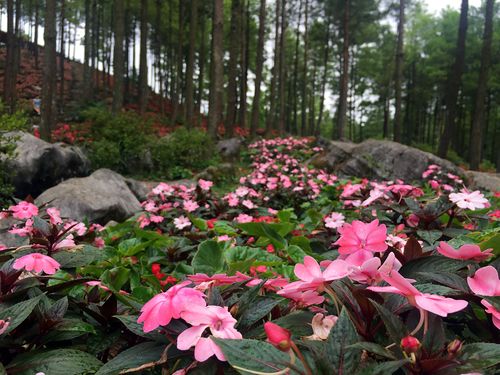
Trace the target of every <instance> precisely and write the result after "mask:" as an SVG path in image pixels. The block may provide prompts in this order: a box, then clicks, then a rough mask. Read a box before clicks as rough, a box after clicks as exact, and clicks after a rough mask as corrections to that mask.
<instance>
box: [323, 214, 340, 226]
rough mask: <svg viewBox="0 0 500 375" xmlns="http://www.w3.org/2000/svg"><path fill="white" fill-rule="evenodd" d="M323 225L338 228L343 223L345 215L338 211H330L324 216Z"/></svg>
mask: <svg viewBox="0 0 500 375" xmlns="http://www.w3.org/2000/svg"><path fill="white" fill-rule="evenodd" d="M324 220H325V227H327V228H330V229H336V228H340V227H341V226H342V225H344V223H345V217H344V215H342V214H341V213H339V212H332V213H331V214H330V215H328V216H327V217H325V219H324Z"/></svg>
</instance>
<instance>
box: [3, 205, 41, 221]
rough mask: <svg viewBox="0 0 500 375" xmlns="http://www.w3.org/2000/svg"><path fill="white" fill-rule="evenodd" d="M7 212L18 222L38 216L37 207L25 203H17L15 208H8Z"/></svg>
mask: <svg viewBox="0 0 500 375" xmlns="http://www.w3.org/2000/svg"><path fill="white" fill-rule="evenodd" d="M9 211H11V212H12V216H13V217H14V218H16V219H20V220H23V219H30V218H32V217H33V216H36V215H38V207H37V206H35V205H34V204H33V203H29V202H26V201H22V202H19V203H18V204H16V205H15V206H10V207H9Z"/></svg>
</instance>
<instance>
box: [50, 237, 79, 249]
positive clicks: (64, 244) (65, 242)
mask: <svg viewBox="0 0 500 375" xmlns="http://www.w3.org/2000/svg"><path fill="white" fill-rule="evenodd" d="M75 246H76V244H75V241H74V239H73V235H72V234H68V235H67V236H66V238H63V239H62V240H60V241H59V242H58V243H56V244H55V246H54V247H53V250H54V251H55V250H61V249H67V248H72V247H75Z"/></svg>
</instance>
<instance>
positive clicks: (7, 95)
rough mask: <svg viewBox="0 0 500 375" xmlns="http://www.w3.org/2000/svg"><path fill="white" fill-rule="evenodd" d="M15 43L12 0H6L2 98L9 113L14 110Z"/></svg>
mask: <svg viewBox="0 0 500 375" xmlns="http://www.w3.org/2000/svg"><path fill="white" fill-rule="evenodd" d="M15 43H17V40H16V37H15V35H14V0H7V56H6V59H5V75H4V82H3V83H4V88H3V95H4V98H3V100H4V102H5V103H6V104H7V106H8V108H9V112H10V113H13V112H14V108H15V96H16V93H15V91H16V77H15V72H16V69H15V66H14V65H15V52H16V48H15Z"/></svg>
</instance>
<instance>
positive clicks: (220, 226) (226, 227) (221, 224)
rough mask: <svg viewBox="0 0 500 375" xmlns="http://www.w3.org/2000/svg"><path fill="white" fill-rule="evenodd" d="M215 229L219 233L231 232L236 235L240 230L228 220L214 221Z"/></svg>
mask: <svg viewBox="0 0 500 375" xmlns="http://www.w3.org/2000/svg"><path fill="white" fill-rule="evenodd" d="M214 231H215V233H217V234H231V235H235V234H237V233H238V232H237V231H236V230H235V229H234V228H233V227H232V226H231V225H230V224H229V222H227V221H223V220H217V221H216V222H215V223H214Z"/></svg>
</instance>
